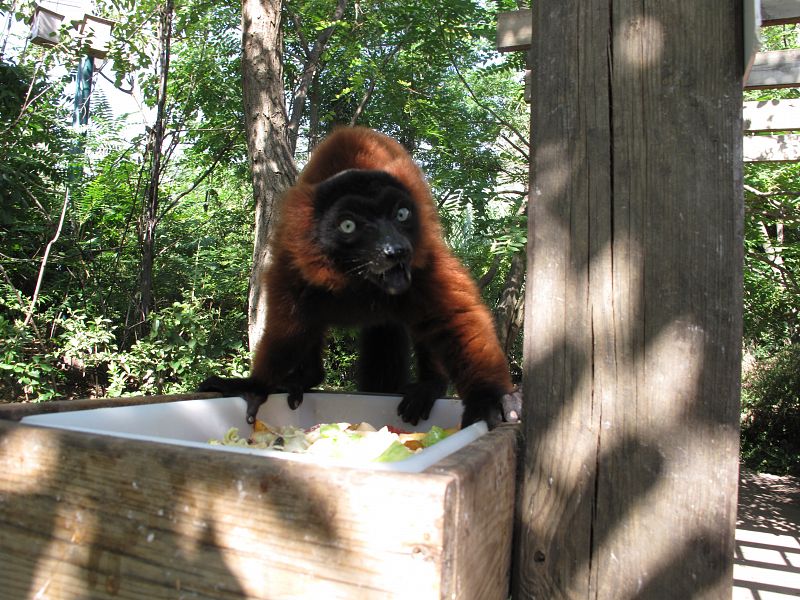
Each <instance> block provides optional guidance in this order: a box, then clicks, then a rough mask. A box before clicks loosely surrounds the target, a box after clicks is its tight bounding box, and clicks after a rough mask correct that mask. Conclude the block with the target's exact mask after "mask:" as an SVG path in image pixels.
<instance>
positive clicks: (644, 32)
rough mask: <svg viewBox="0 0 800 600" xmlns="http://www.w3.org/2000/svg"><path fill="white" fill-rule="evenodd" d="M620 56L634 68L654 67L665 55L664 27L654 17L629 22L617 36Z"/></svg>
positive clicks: (633, 19) (643, 17)
mask: <svg viewBox="0 0 800 600" xmlns="http://www.w3.org/2000/svg"><path fill="white" fill-rule="evenodd" d="M616 38H617V39H616V42H617V44H616V48H615V49H617V50H618V51H619V56H620V58H622V59H623V60H624V61H625V62H626V63H627V64H628V65H629V66H632V67H652V66H653V65H655V64H657V63H658V62H659V61H660V60H661V57H662V55H663V53H664V27H663V25H662V24H661V23H660V22H659V21H658V20H657V19H654V18H652V17H647V16H640V17H636V18H632V19H630V20H628V22H627V23H623V24H622V25H621V27H620V32H619V34H618V35H617V36H616Z"/></svg>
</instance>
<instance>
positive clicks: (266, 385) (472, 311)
mask: <svg viewBox="0 0 800 600" xmlns="http://www.w3.org/2000/svg"><path fill="white" fill-rule="evenodd" d="M347 169H366V170H383V171H386V172H388V173H389V174H391V175H393V176H394V177H395V178H396V179H398V180H399V181H400V182H401V183H402V184H403V185H404V186H405V187H406V188H407V189H408V190H409V192H410V193H411V196H412V198H413V202H414V204H415V210H416V211H417V215H418V216H419V221H420V235H419V239H418V241H417V243H416V245H415V248H414V254H413V259H412V262H411V268H412V273H413V276H412V283H411V287H410V289H409V290H408V291H407V292H405V293H404V294H402V295H401V296H398V297H395V298H392V300H391V302H389V301H387V303H386V306H388V307H390V308H386V307H379V308H378V309H377V310H378V311H379V312H380V311H382V312H381V314H383V315H384V316H386V315H388V317H389V318H391V319H392V320H397V321H400V322H402V323H403V324H405V326H406V327H407V328H408V330H409V332H410V334H411V337H412V340H413V341H414V343H415V344H416V345H417V347H418V348H419V347H423V348H424V349H425V350H426V351H427V352H426V354H427V353H428V352H429V353H430V355H431V358H432V362H431V364H429V365H428V366H429V367H430V368H429V371H431V372H434V373H437V374H442V375H443V374H444V373H446V374H447V375H448V376H449V377H450V378H451V379H452V380H453V382H454V383H455V385H456V389H457V390H458V393H459V395H460V396H461V398H462V399H463V400H464V404H465V421H468V422H472V421H475V420H477V419H480V418H485V419H487V420H488V421H490V424H496V422H498V421H499V420H502V419H503V418H508V410H504V407H505V405H506V403H505V400H504V398H507V397H508V395H509V394H511V393H512V392H513V386H512V382H511V377H510V374H509V370H508V365H507V362H506V357H505V355H504V354H503V351H502V350H501V348H500V345H499V343H498V341H497V336H496V334H495V331H494V324H493V320H492V317H491V315H490V313H489V311H488V310H487V308H486V307H485V306H484V304H483V302H482V301H481V298H480V294H479V291H478V288H477V286H476V285H475V283H474V281H473V279H472V277H471V276H470V275H469V273H468V272H467V270H466V269H465V268H464V267H463V266H462V264H461V263H460V262H459V261H458V260H457V259H456V258H455V257H454V256H453V254H452V253H451V252H450V250H449V249H448V248H447V246H446V245H445V243H444V241H443V240H442V236H441V227H440V224H439V219H438V215H437V211H436V205H435V202H434V200H433V198H432V196H431V192H430V190H429V188H428V185H427V183H426V182H425V179H424V177H423V174H422V172H421V171H420V169H419V167H418V166H417V165H416V164H415V163H414V161H413V160H412V159H411V157H410V155H409V154H408V153H407V152H406V151H405V149H403V147H402V146H401V145H400V144H398V143H397V142H396V141H394V140H392V139H391V138H389V137H387V136H385V135H383V134H380V133H377V132H375V131H372V130H369V129H364V128H346V129H339V130H337V131H335V132H334V133H333V134H332V135H330V136H329V137H328V138H327V139H326V140H325V141H323V142H322V143H321V144H320V145H319V146H318V147H317V148H316V150H315V151H314V153H313V154H312V157H311V159H310V161H309V163H308V165H307V166H306V167H305V169H304V170H303V172H302V173H301V174H300V177H299V179H298V181H297V183H296V185H294V186H293V187H292V188H291V189H290V190H289V191H288V192H287V193H286V194H285V196H284V198H283V199H282V201H281V205H280V207H279V214H278V219H277V222H276V225H275V229H274V235H273V237H272V240H271V244H272V246H271V248H272V261H271V267H270V268H269V269H268V271H267V272H266V273H265V275H264V281H265V284H266V287H267V300H268V307H269V308H268V315H267V330H266V332H265V334H264V335H263V337H262V339H261V340H260V342H259V343H258V345H257V347H256V351H255V356H254V359H253V365H252V373H251V377H250V379H249V380H250V381H251V382H255V384H252V385H255V386H256V387H258V388H259V389H264V390H266V391H273V390H274V389H275V388H277V387H284V388H289V389H291V388H292V386H294V387H295V388H297V387H301V388H303V389H307V388H308V387H310V386H314V385H317V384H318V383H319V381H318V380H319V379H320V378H321V376H322V372H321V364H319V358H318V354H319V349H320V345H321V343H320V342H319V341H318V340H319V339H321V336H322V335H323V334H324V328H325V327H326V326H327V325H328V324H330V323H335V322H336V321H337V319H339V320H344V321H345V322H346V323H347V324H355V325H360V324H366V325H368V324H369V323H361V322H360V320H362V319H363V320H367V321H369V316H368V313H370V311H373V312H374V310H375V309H374V304H375V301H374V300H373V301H372V304H371V305H370V306H369V307H366V306H358V305H357V304H358V298H356V299H355V300H354V299H353V297H351V296H347V294H348V293H349V292H348V290H349V287H348V286H349V285H350V283H349V281H348V277H347V276H346V275H345V274H343V273H341V272H340V271H339V270H337V268H336V267H335V266H334V265H333V264H332V262H331V261H330V259H329V258H328V257H327V256H325V254H324V253H323V252H322V250H321V248H320V247H319V244H318V243H317V242H316V241H315V221H314V219H315V215H314V194H315V188H316V186H317V185H318V184H319V183H321V182H322V181H325V180H326V179H328V178H329V177H331V176H333V175H336V174H338V173H340V172H342V171H344V170H347ZM309 286H312V287H313V288H316V289H320V290H323V292H321V293H322V294H323V295H322V298H324V299H323V300H320V301H318V304H312V305H311V307H310V308H309V304H308V301H307V300H306V299H305V298H306V297H307V296H308V293H307V289H308V288H309ZM301 296H303V300H302V302H304V303H305V304H303V306H301V300H300V298H301ZM343 298H344V299H345V300H342V299H343ZM315 302H317V301H316V300H315ZM353 302H355V303H356V305H355V306H350V304H353ZM318 315H324V316H325V317H327V318H323V319H322V321H320V320H319V319H317V318H316V317H317V316H318ZM340 317H341V319H340ZM328 321H329V322H328ZM226 381H232V380H226ZM243 381H244V380H243ZM208 389H220V387H219V386H216V387H215V386H213V385H211V386H208ZM261 401H263V399H262V400H261ZM297 402H299V400H298V401H297ZM489 413H492V414H493V415H494V416H492V415H490V414H489ZM504 413H505V417H504ZM512 418H513V413H512Z"/></svg>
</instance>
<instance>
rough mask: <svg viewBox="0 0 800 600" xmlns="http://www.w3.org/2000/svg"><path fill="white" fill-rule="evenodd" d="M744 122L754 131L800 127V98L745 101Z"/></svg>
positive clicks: (746, 129)
mask: <svg viewBox="0 0 800 600" xmlns="http://www.w3.org/2000/svg"><path fill="white" fill-rule="evenodd" d="M742 122H743V125H744V130H745V131H752V132H756V131H791V130H793V129H800V100H765V101H762V102H745V103H744V106H743V109H742Z"/></svg>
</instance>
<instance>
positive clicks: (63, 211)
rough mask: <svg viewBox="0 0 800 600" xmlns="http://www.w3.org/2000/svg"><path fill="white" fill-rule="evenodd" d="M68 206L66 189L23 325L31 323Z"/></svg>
mask: <svg viewBox="0 0 800 600" xmlns="http://www.w3.org/2000/svg"><path fill="white" fill-rule="evenodd" d="M68 205H69V187H67V191H66V192H65V193H64V204H63V205H62V206H61V217H60V218H59V219H58V228H57V229H56V233H55V235H54V236H53V239H51V240H50V242H49V243H48V244H47V247H46V248H45V249H44V256H42V264H41V266H40V267H39V277H38V278H37V280H36V287H35V288H34V290H33V296H32V297H31V304H30V306H29V307H28V313H27V314H26V315H25V322H24V325H25V326H27V325H28V323H30V322H31V319H32V318H33V309H34V307H35V306H36V301H37V300H38V299H39V292H40V291H41V289H42V279H43V278H44V269H45V267H46V266H47V257H48V256H49V255H50V248H52V247H53V244H55V243H56V242H57V241H58V238H59V237H60V236H61V229H62V228H63V226H64V218H65V217H66V215H67V206H68Z"/></svg>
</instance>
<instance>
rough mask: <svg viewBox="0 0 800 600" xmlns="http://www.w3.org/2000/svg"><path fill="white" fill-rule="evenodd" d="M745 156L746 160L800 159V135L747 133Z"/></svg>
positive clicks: (789, 160) (776, 160) (791, 160)
mask: <svg viewBox="0 0 800 600" xmlns="http://www.w3.org/2000/svg"><path fill="white" fill-rule="evenodd" d="M743 156H744V160H745V162H797V161H800V135H798V134H786V135H770V136H766V135H747V136H745V138H744V150H743Z"/></svg>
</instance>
